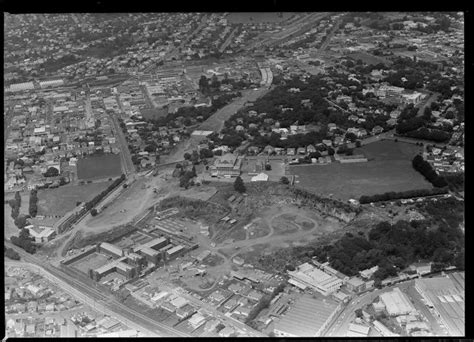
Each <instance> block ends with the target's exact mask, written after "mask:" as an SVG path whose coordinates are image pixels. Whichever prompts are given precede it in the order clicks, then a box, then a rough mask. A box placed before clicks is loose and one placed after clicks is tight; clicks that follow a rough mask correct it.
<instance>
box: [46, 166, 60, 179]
mask: <svg viewBox="0 0 474 342" xmlns="http://www.w3.org/2000/svg"><path fill="white" fill-rule="evenodd" d="M44 176H45V177H57V176H59V171H58V169H56V168H55V167H50V168H48V170H47V171H46V172H45V173H44Z"/></svg>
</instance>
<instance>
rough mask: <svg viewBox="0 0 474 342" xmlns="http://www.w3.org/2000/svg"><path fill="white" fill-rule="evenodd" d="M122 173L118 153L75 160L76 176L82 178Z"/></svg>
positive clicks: (113, 175)
mask: <svg viewBox="0 0 474 342" xmlns="http://www.w3.org/2000/svg"><path fill="white" fill-rule="evenodd" d="M121 174H122V168H121V162H120V155H118V154H104V155H101V156H94V157H86V158H81V159H79V160H78V161H77V177H78V178H79V179H83V180H92V179H101V178H107V177H118V176H120V175H121Z"/></svg>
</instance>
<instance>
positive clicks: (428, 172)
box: [412, 154, 448, 188]
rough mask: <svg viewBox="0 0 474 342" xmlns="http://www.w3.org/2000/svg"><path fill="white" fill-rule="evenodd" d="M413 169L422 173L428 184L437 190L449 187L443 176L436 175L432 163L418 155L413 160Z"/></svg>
mask: <svg viewBox="0 0 474 342" xmlns="http://www.w3.org/2000/svg"><path fill="white" fill-rule="evenodd" d="M412 165H413V168H414V169H415V170H416V171H418V172H419V173H421V174H422V175H423V176H424V177H425V178H426V180H427V181H428V182H430V183H431V184H433V186H435V187H437V188H443V187H445V186H447V185H448V183H447V182H446V180H445V179H444V177H443V176H440V175H438V174H437V173H436V171H435V170H434V169H433V167H432V166H431V164H430V163H428V162H427V161H426V160H424V159H423V157H422V156H420V155H419V154H417V155H416V156H415V157H414V158H413V160H412Z"/></svg>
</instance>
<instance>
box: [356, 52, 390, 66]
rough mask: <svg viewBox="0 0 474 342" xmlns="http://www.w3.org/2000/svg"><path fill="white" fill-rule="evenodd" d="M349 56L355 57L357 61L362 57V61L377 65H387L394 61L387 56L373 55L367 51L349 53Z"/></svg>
mask: <svg viewBox="0 0 474 342" xmlns="http://www.w3.org/2000/svg"><path fill="white" fill-rule="evenodd" d="M348 56H349V57H351V58H353V59H354V60H356V61H357V60H358V59H360V60H362V62H364V63H366V64H370V65H375V64H379V63H382V64H385V65H391V64H392V62H391V61H389V60H388V59H386V58H383V57H378V56H374V55H371V54H369V53H366V52H353V53H351V54H349V55H348Z"/></svg>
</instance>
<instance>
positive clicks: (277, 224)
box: [272, 217, 298, 235]
mask: <svg viewBox="0 0 474 342" xmlns="http://www.w3.org/2000/svg"><path fill="white" fill-rule="evenodd" d="M272 226H273V229H274V231H275V233H274V234H275V235H286V234H293V233H296V232H297V231H298V226H297V225H296V224H294V223H293V222H291V221H288V220H285V219H284V218H282V217H277V218H275V219H274V220H273V221H272Z"/></svg>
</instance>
